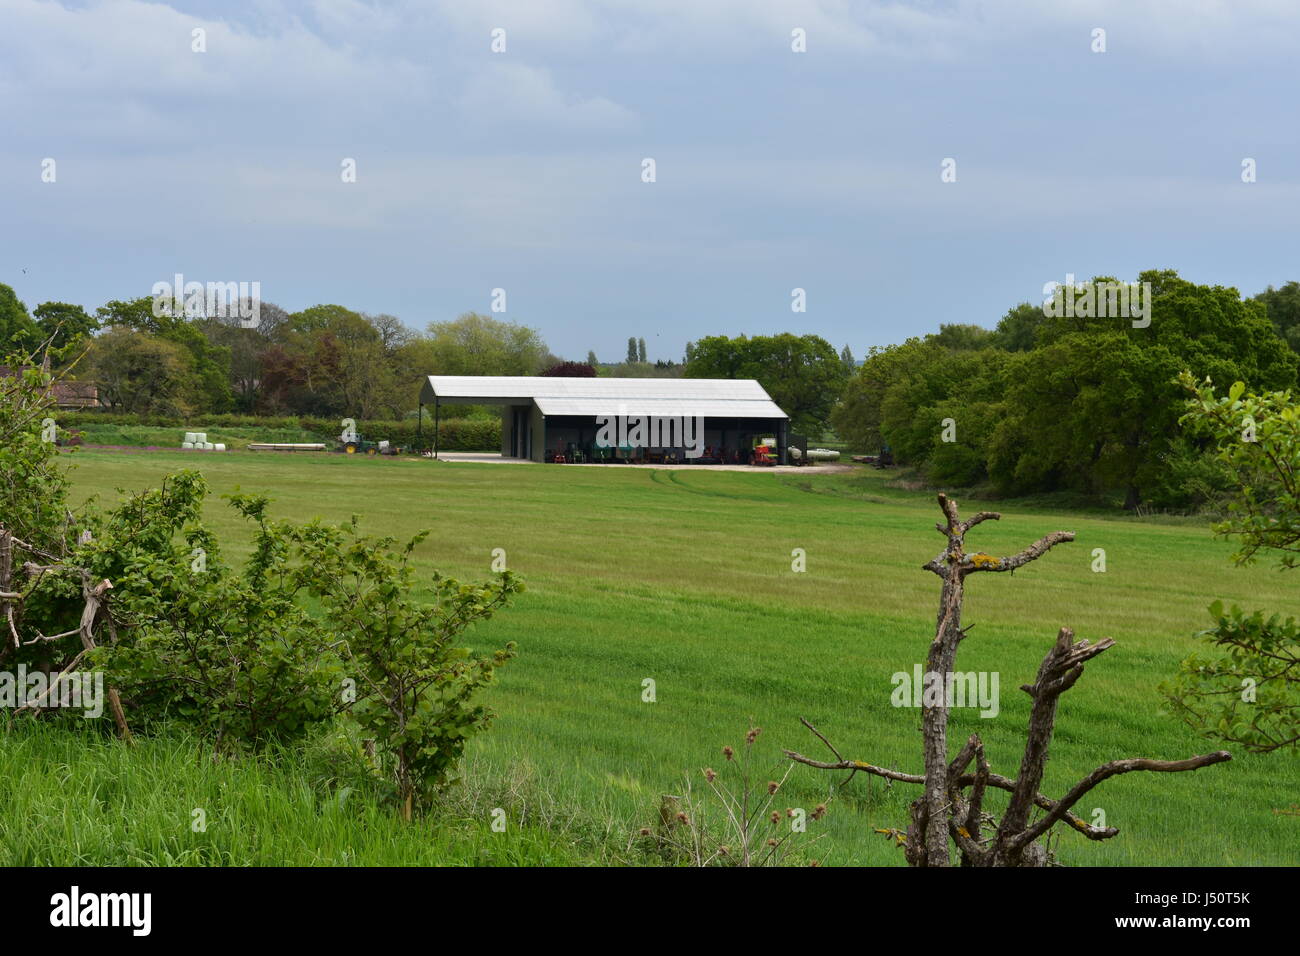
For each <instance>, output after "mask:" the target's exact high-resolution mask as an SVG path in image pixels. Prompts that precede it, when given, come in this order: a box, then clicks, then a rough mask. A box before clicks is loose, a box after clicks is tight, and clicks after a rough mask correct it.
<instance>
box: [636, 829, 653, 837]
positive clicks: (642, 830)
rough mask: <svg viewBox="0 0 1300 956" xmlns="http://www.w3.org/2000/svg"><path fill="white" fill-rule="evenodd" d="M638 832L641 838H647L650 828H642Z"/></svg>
mask: <svg viewBox="0 0 1300 956" xmlns="http://www.w3.org/2000/svg"><path fill="white" fill-rule="evenodd" d="M638 832H639V833H640V834H641V836H649V835H650V828H649V827H642V828H641V829H640V830H639V831H638Z"/></svg>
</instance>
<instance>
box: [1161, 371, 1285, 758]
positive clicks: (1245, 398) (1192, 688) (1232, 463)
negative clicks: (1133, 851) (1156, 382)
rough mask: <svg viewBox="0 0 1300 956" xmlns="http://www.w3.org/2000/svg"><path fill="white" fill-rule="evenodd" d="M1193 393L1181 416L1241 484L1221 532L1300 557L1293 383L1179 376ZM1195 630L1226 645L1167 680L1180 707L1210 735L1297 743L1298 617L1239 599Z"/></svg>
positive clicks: (1278, 557)
mask: <svg viewBox="0 0 1300 956" xmlns="http://www.w3.org/2000/svg"><path fill="white" fill-rule="evenodd" d="M1179 381H1180V383H1181V384H1182V386H1183V387H1184V388H1185V389H1187V390H1188V391H1189V392H1190V394H1191V396H1192V397H1191V399H1190V400H1189V401H1188V403H1187V413H1186V415H1184V417H1183V421H1184V422H1185V423H1186V424H1187V426H1188V428H1189V429H1190V430H1191V431H1193V433H1195V434H1198V435H1201V436H1206V437H1208V438H1209V439H1210V441H1211V442H1212V443H1213V448H1214V450H1215V454H1216V455H1217V457H1218V459H1219V460H1220V461H1221V462H1222V463H1223V464H1224V465H1225V466H1226V467H1227V468H1228V470H1229V472H1230V473H1231V475H1232V477H1233V479H1234V481H1233V484H1234V486H1235V487H1236V489H1237V490H1236V492H1235V493H1234V494H1233V496H1232V498H1231V500H1230V502H1229V505H1228V511H1227V517H1226V519H1225V520H1223V521H1220V522H1218V523H1217V524H1215V526H1214V530H1215V532H1216V533H1217V534H1219V535H1221V536H1224V537H1228V538H1231V539H1234V540H1235V541H1236V543H1237V549H1236V552H1235V553H1234V555H1233V560H1234V561H1235V562H1236V563H1237V564H1243V565H1244V564H1250V563H1253V562H1254V561H1256V560H1257V559H1258V558H1259V557H1260V556H1261V555H1262V556H1268V557H1271V558H1273V559H1274V560H1275V561H1276V564H1277V565H1278V567H1279V568H1281V569H1283V570H1288V571H1289V570H1294V569H1295V568H1296V567H1297V566H1298V565H1300V405H1298V404H1296V403H1295V402H1294V400H1293V399H1292V397H1291V393H1290V391H1281V392H1269V393H1258V394H1257V393H1249V392H1247V391H1246V386H1245V385H1244V383H1242V382H1236V383H1234V384H1233V385H1232V387H1231V388H1229V389H1228V392H1227V394H1226V395H1222V396H1220V395H1216V394H1215V390H1214V386H1213V384H1212V383H1211V382H1210V381H1209V380H1208V379H1207V380H1205V381H1204V382H1203V383H1200V384H1198V383H1197V382H1196V380H1195V379H1194V378H1193V377H1192V376H1191V375H1190V374H1189V373H1186V372H1184V373H1183V375H1181V376H1180V378H1179ZM1210 615H1211V617H1212V619H1213V620H1214V626H1213V627H1211V628H1210V629H1209V630H1206V631H1204V632H1202V633H1201V635H1199V636H1200V637H1201V639H1202V640H1203V641H1204V643H1206V644H1207V645H1208V646H1209V647H1210V648H1213V649H1214V650H1216V651H1219V652H1226V654H1224V653H1220V654H1218V655H1216V656H1213V657H1203V656H1201V655H1199V654H1193V655H1191V656H1190V657H1188V658H1187V660H1185V661H1184V662H1183V664H1182V667H1181V668H1180V670H1179V673H1178V675H1177V677H1176V678H1175V679H1174V680H1173V681H1171V682H1169V683H1168V684H1166V685H1165V686H1164V688H1163V690H1164V692H1165V694H1166V696H1167V697H1168V699H1169V701H1170V704H1171V705H1172V708H1173V711H1174V713H1176V714H1177V715H1178V716H1179V717H1181V718H1182V719H1183V720H1184V721H1185V722H1187V723H1188V724H1189V725H1190V726H1192V727H1194V728H1195V729H1197V730H1198V731H1200V732H1201V733H1203V734H1204V735H1205V736H1207V737H1211V738H1215V739H1218V740H1222V741H1225V742H1228V743H1236V744H1240V745H1241V746H1244V747H1245V748H1246V749H1248V750H1252V751H1256V752H1261V753H1263V752H1268V751H1272V750H1278V749H1282V748H1291V749H1296V748H1297V747H1300V624H1298V623H1297V622H1296V620H1295V618H1291V617H1288V618H1287V619H1285V620H1283V619H1282V617H1281V615H1279V614H1273V615H1271V616H1269V617H1267V618H1266V617H1265V615H1264V612H1263V611H1255V612H1254V613H1247V612H1244V611H1242V610H1241V608H1239V607H1236V606H1235V605H1234V606H1233V607H1232V608H1231V609H1229V610H1226V611H1225V610H1224V607H1223V604H1222V602H1220V601H1215V602H1214V603H1213V604H1212V605H1211V606H1210Z"/></svg>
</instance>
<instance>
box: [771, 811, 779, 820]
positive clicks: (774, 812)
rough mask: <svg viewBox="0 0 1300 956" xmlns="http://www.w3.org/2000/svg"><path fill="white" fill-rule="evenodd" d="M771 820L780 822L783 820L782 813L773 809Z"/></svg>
mask: <svg viewBox="0 0 1300 956" xmlns="http://www.w3.org/2000/svg"><path fill="white" fill-rule="evenodd" d="M771 820H772V822H773V823H780V822H781V814H780V813H778V812H777V811H775V810H773V811H772V817H771Z"/></svg>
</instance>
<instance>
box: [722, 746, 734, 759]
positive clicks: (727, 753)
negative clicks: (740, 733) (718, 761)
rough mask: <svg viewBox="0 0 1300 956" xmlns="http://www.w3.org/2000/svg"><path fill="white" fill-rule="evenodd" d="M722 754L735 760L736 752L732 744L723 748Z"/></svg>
mask: <svg viewBox="0 0 1300 956" xmlns="http://www.w3.org/2000/svg"><path fill="white" fill-rule="evenodd" d="M722 756H724V757H726V758H727V759H728V760H733V759H735V756H736V752H735V751H734V750H732V749H731V746H730V745H728V746H726V747H723V748H722Z"/></svg>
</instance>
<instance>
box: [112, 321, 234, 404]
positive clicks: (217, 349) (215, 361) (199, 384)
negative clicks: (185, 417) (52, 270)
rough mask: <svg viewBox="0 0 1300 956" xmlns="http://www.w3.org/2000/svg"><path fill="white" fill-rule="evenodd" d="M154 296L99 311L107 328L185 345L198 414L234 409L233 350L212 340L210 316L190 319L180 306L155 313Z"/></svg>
mask: <svg viewBox="0 0 1300 956" xmlns="http://www.w3.org/2000/svg"><path fill="white" fill-rule="evenodd" d="M154 305H155V303H154V299H153V297H152V296H142V297H141V298H138V299H131V300H129V301H122V300H116V299H115V300H113V301H111V302H107V303H105V304H104V305H102V306H100V307H99V308H98V309H97V310H96V315H97V317H98V320H99V323H100V325H101V326H103V327H110V328H112V327H117V328H127V329H134V330H135V331H137V332H142V333H145V334H148V335H151V336H156V337H157V338H159V339H162V340H165V341H167V342H172V343H175V344H176V345H179V346H181V347H182V348H184V349H185V350H186V351H187V352H189V354H190V362H189V367H188V374H189V377H190V381H189V382H188V383H187V387H186V388H185V389H184V391H186V392H187V393H188V398H187V403H188V405H189V406H190V408H191V409H192V410H193V411H195V412H216V413H220V412H226V411H229V410H230V409H231V408H232V407H233V406H234V395H233V394H232V393H231V390H230V350H229V349H228V348H226V347H225V346H222V345H217V344H214V343H213V342H212V341H210V340H209V338H208V336H207V334H206V332H205V327H206V326H207V325H208V324H209V323H210V322H212V321H214V320H212V319H209V318H207V317H206V316H198V317H193V316H187V315H186V314H185V312H184V310H183V309H182V308H181V307H180V304H179V303H174V304H172V307H171V308H170V310H169V311H167V312H164V313H163V314H161V315H155V314H154V311H155V310H154Z"/></svg>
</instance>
